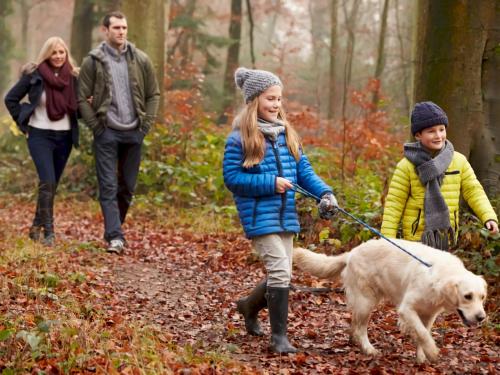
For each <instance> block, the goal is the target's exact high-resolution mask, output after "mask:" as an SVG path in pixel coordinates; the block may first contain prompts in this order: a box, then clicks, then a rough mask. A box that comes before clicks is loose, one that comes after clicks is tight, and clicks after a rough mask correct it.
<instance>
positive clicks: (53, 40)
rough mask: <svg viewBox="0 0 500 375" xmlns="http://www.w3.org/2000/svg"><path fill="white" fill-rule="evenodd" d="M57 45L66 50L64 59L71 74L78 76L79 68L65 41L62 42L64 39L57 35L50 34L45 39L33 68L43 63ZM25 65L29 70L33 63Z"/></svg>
mask: <svg viewBox="0 0 500 375" xmlns="http://www.w3.org/2000/svg"><path fill="white" fill-rule="evenodd" d="M58 45H61V46H62V47H63V48H64V50H65V51H66V60H67V61H68V64H69V67H70V70H71V74H73V75H74V76H78V72H79V70H80V69H79V68H77V67H76V64H75V61H74V60H73V57H71V54H70V52H69V49H68V46H67V45H66V43H64V40H62V38H60V37H58V36H52V37H50V38H49V39H47V40H46V41H45V43H43V46H42V48H41V49H40V52H39V53H38V57H37V58H36V61H35V66H34V69H36V68H37V67H38V65H40V64H41V63H43V62H44V61H45V60H47V59H49V58H50V56H52V53H53V52H54V50H55V49H56V47H57V46H58ZM26 66H27V67H28V69H29V70H31V69H30V67H33V64H30V63H28V64H27V65H26ZM34 69H33V70H34ZM23 70H25V69H23Z"/></svg>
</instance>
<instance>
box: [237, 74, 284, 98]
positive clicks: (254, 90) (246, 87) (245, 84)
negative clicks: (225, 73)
mask: <svg viewBox="0 0 500 375" xmlns="http://www.w3.org/2000/svg"><path fill="white" fill-rule="evenodd" d="M234 81H235V82H236V85H237V86H238V87H239V88H240V89H241V90H242V91H243V95H244V96H245V103H249V102H250V101H252V99H253V98H255V97H256V96H259V95H260V94H262V93H263V92H264V91H266V90H267V89H268V88H269V87H271V86H281V88H283V84H282V83H281V81H280V79H279V78H278V76H276V75H275V74H273V73H271V72H268V71H266V70H257V69H246V68H243V67H241V68H238V69H236V71H235V72H234Z"/></svg>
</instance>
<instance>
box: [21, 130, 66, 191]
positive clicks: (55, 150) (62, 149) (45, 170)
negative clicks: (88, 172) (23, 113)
mask: <svg viewBox="0 0 500 375" xmlns="http://www.w3.org/2000/svg"><path fill="white" fill-rule="evenodd" d="M72 147H73V141H72V138H71V130H67V131H66V130H63V131H60V130H46V129H38V128H33V127H31V126H30V127H29V130H28V148H29V151H30V155H31V158H32V159H33V162H34V163H35V167H36V171H37V173H38V178H39V179H40V181H42V182H47V183H51V184H55V185H57V184H58V183H59V180H60V179H61V175H62V173H63V171H64V167H65V166H66V162H67V161H68V158H69V154H70V153H71V148H72Z"/></svg>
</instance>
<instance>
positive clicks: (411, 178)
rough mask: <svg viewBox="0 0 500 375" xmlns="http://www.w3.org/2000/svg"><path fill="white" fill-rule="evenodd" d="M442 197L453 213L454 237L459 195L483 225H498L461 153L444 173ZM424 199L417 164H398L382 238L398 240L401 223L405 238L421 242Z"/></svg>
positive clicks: (404, 162)
mask: <svg viewBox="0 0 500 375" xmlns="http://www.w3.org/2000/svg"><path fill="white" fill-rule="evenodd" d="M441 194H442V195H443V198H444V200H445V202H446V204H447V206H448V209H449V211H450V223H451V226H452V228H453V229H454V230H455V233H458V224H459V223H458V219H459V201H460V195H462V196H463V198H464V199H465V201H466V202H467V204H468V205H469V206H470V208H471V209H472V210H473V211H474V213H475V214H476V215H477V216H478V217H479V219H480V220H481V221H482V222H483V223H486V222H487V221H489V220H495V221H496V222H498V218H497V215H496V214H495V211H494V210H493V207H492V206H491V203H490V201H489V200H488V197H487V196H486V194H485V192H484V190H483V187H482V186H481V184H480V183H479V181H478V180H477V178H476V175H475V174H474V171H473V170H472V167H471V165H470V164H469V162H468V161H467V159H466V158H465V156H464V155H462V154H460V153H459V152H456V151H455V152H454V154H453V159H452V161H451V163H450V165H449V167H448V169H447V170H446V172H445V177H444V180H443V183H442V185H441ZM424 196H425V186H423V185H422V183H421V182H420V179H419V178H418V175H417V172H416V169H415V166H414V164H413V163H411V162H410V161H409V160H408V159H406V158H403V159H402V160H401V161H400V162H399V163H398V164H397V166H396V170H395V171H394V175H393V176H392V180H391V183H390V185H389V192H388V193H387V199H386V202H385V207H384V217H383V221H382V229H381V232H382V234H383V235H385V236H387V237H392V238H395V237H396V235H397V231H398V226H399V223H400V222H402V226H403V228H402V229H403V238H404V239H406V240H410V241H420V238H421V236H422V232H423V230H424V226H425V215H424Z"/></svg>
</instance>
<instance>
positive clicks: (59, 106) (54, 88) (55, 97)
mask: <svg viewBox="0 0 500 375" xmlns="http://www.w3.org/2000/svg"><path fill="white" fill-rule="evenodd" d="M38 71H39V72H40V74H41V75H42V78H43V86H44V89H45V96H46V97H47V105H46V107H47V115H48V116H49V119H50V120H51V121H57V120H60V119H62V118H63V117H64V115H65V114H68V115H71V114H73V113H75V112H76V109H77V108H78V104H77V102H76V94H75V84H74V76H73V75H72V74H71V71H70V65H69V64H68V61H66V62H65V63H64V65H63V66H62V67H61V69H60V70H59V74H58V75H57V76H56V74H55V72H54V70H53V69H52V68H51V67H50V65H49V63H48V62H47V61H44V62H43V63H41V64H40V65H38Z"/></svg>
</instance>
